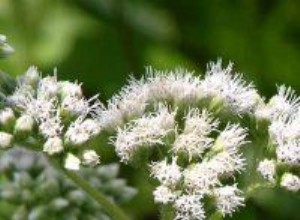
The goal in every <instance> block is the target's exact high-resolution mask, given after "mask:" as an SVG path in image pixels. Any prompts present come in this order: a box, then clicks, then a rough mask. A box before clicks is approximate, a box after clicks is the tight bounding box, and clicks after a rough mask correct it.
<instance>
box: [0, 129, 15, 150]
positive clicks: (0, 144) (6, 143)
mask: <svg viewBox="0 0 300 220" xmlns="http://www.w3.org/2000/svg"><path fill="white" fill-rule="evenodd" d="M12 142H13V136H12V135H11V134H9V133H6V132H1V131H0V149H7V148H9V147H11V145H12Z"/></svg>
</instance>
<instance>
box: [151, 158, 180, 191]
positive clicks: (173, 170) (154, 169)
mask: <svg viewBox="0 0 300 220" xmlns="http://www.w3.org/2000/svg"><path fill="white" fill-rule="evenodd" d="M151 176H153V177H154V178H156V179H157V180H158V181H159V182H160V183H161V184H162V185H165V186H175V185H176V184H177V183H178V182H179V181H180V180H181V177H182V174H181V168H180V167H179V166H178V165H177V158H173V159H172V162H171V164H168V162H167V159H165V160H163V161H160V162H154V163H152V165H151Z"/></svg>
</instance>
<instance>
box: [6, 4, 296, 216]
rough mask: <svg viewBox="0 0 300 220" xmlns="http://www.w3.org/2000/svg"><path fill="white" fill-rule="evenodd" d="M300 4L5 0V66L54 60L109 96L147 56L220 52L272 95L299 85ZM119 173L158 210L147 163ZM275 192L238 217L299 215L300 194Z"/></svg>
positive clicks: (183, 59)
mask: <svg viewBox="0 0 300 220" xmlns="http://www.w3.org/2000/svg"><path fill="white" fill-rule="evenodd" d="M299 10H300V1H298V0H285V1H280V0H263V1H259V0H231V1H222V0H210V1H205V0H204V1H184V0H177V1H166V0H152V1H146V0H131V1H129V0H39V1H36V0H1V1H0V33H3V34H6V35H7V36H8V39H9V43H10V44H11V45H13V47H14V48H15V50H16V53H15V54H14V55H13V56H11V57H10V58H9V59H5V60H1V61H0V67H1V70H3V71H5V72H9V73H11V74H13V75H18V74H21V73H22V72H24V71H25V70H26V68H27V67H28V66H29V65H37V66H39V67H40V68H41V69H42V70H43V72H44V73H51V72H52V71H53V67H58V73H59V77H60V78H61V79H70V80H78V81H81V82H84V89H85V91H86V93H87V94H94V93H97V92H100V93H101V98H102V99H103V100H107V99H108V98H109V97H110V96H111V95H112V94H113V93H114V92H116V91H117V90H118V89H119V88H120V87H121V86H122V85H123V84H124V82H125V81H126V79H127V75H128V74H132V75H134V76H136V77H139V76H140V75H141V74H143V73H144V68H145V66H147V65H153V66H154V67H156V68H162V69H170V68H175V67H177V66H182V67H186V68H187V69H189V70H195V71H196V72H197V73H203V72H204V70H205V65H206V63H207V62H208V61H210V60H216V59H217V58H218V57H222V58H223V59H224V60H225V61H229V60H231V61H233V62H235V63H236V68H237V69H238V70H240V71H242V72H243V73H245V76H246V77H247V78H248V79H249V80H252V81H254V82H255V84H256V85H257V86H258V88H259V90H260V91H261V92H262V94H263V95H265V96H267V97H269V96H270V95H271V94H274V93H275V91H276V85H278V84H287V85H291V86H292V87H294V88H295V89H296V90H297V91H298V92H299V88H300V80H299V74H300V73H299V69H300V62H299V61H300V59H299V58H300V41H299V39H300V16H299ZM123 173H124V174H123V175H124V176H127V177H128V179H129V181H130V184H132V185H135V186H137V187H138V188H139V189H140V193H139V196H137V197H136V199H135V203H133V205H132V206H128V207H127V209H128V210H130V211H131V212H132V213H134V216H135V217H136V218H135V219H146V217H145V216H148V218H147V219H155V218H156V217H157V215H158V213H157V212H155V208H156V207H155V206H154V204H153V201H152V197H151V187H153V186H152V185H151V183H150V184H149V183H147V182H148V181H147V180H148V177H147V176H148V175H147V173H145V172H143V173H142V175H140V173H139V174H137V172H135V171H134V169H131V168H128V167H127V168H124V172H123ZM278 193H279V196H277V197H274V196H273V197H272V196H271V195H272V194H267V195H269V196H264V198H265V200H268V199H269V200H268V202H265V203H264V204H269V203H270V201H272V202H271V203H270V204H274V205H273V206H272V207H271V206H270V207H266V206H265V205H263V204H261V203H262V201H261V200H258V201H257V200H253V201H251V205H250V206H248V208H247V209H246V210H244V211H242V212H240V213H238V215H237V216H238V217H236V219H263V218H270V219H292V218H294V217H295V216H297V215H295V213H297V212H298V211H297V208H298V209H299V208H300V203H299V195H298V196H297V200H295V198H294V200H293V199H292V198H290V197H291V196H290V195H286V194H282V193H280V192H278ZM282 195H284V196H282ZM278 198H279V199H278ZM291 201H294V202H291ZM286 204H293V205H292V206H291V207H287V206H286ZM280 207H284V208H286V209H285V210H282V208H280ZM284 213H287V214H286V215H287V216H285V214H284ZM270 216H271V217H270Z"/></svg>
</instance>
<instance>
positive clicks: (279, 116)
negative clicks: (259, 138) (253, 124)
mask: <svg viewBox="0 0 300 220" xmlns="http://www.w3.org/2000/svg"><path fill="white" fill-rule="evenodd" d="M256 115H257V117H258V118H259V119H260V120H261V119H264V120H267V121H268V122H269V126H268V131H269V139H270V141H269V142H270V145H271V146H269V147H268V148H269V149H271V150H273V151H274V152H275V154H276V157H275V158H273V159H272V160H263V161H261V162H260V164H259V166H258V171H259V172H260V173H261V175H262V176H263V177H264V178H265V179H266V180H268V181H269V182H272V183H274V181H275V180H276V179H279V180H280V185H281V187H283V188H286V189H287V190H290V191H297V190H299V188H300V183H299V177H298V175H297V174H293V173H292V172H294V171H293V170H294V169H293V168H294V167H299V165H300V135H299V134H300V126H299V124H300V98H299V96H297V95H296V92H295V91H294V90H293V89H291V88H290V87H286V86H280V87H278V93H277V94H276V95H275V96H273V97H272V98H271V99H270V101H269V102H268V103H267V104H264V105H263V106H260V107H259V108H258V109H257V112H256ZM278 166H279V167H280V166H286V167H287V169H289V172H286V173H284V174H283V175H282V176H281V177H280V176H278V174H277V172H276V167H278ZM290 172H291V173H290Z"/></svg>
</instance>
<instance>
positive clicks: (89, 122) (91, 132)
mask: <svg viewBox="0 0 300 220" xmlns="http://www.w3.org/2000/svg"><path fill="white" fill-rule="evenodd" d="M100 131H101V127H100V125H99V124H98V122H97V121H96V120H94V119H83V118H81V117H79V118H77V119H76V121H74V122H72V124H71V125H70V126H69V128H68V130H67V131H66V133H65V140H66V141H67V142H68V143H70V144H73V145H82V144H84V143H86V142H87V141H89V140H90V139H91V138H93V137H94V136H95V135H97V134H99V133H100Z"/></svg>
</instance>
